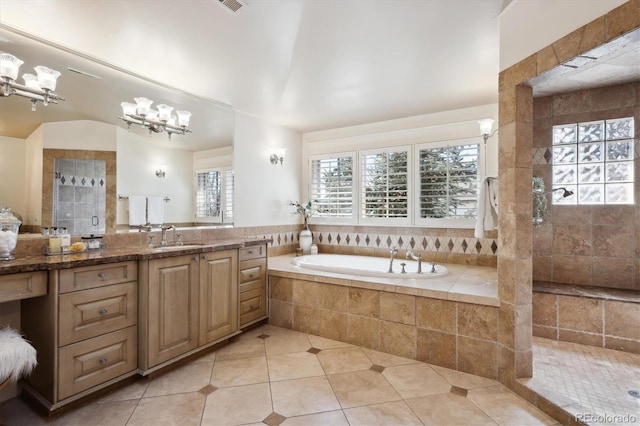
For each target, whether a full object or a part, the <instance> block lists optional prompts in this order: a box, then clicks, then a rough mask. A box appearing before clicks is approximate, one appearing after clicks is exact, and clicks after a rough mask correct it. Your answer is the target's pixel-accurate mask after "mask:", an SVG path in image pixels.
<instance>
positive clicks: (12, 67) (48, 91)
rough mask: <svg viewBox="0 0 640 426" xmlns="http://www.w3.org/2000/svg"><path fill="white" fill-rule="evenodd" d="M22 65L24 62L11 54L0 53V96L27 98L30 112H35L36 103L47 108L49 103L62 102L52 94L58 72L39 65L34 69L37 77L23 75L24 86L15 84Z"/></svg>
mask: <svg viewBox="0 0 640 426" xmlns="http://www.w3.org/2000/svg"><path fill="white" fill-rule="evenodd" d="M22 64H24V61H22V60H20V59H18V58H16V57H15V56H13V55H12V54H10V53H6V52H0V96H2V97H8V96H11V95H18V96H22V97H25V98H29V99H30V100H31V111H35V110H36V104H37V103H38V102H42V104H43V105H44V106H47V105H49V103H54V104H57V103H58V101H64V98H63V97H62V96H60V95H57V94H55V93H53V91H54V90H56V82H57V80H58V77H59V76H60V73H59V72H58V71H56V70H52V69H50V68H47V67H44V66H42V65H39V66H37V67H35V68H34V70H35V71H36V74H37V75H34V74H23V75H22V78H23V79H24V84H19V83H16V79H17V78H18V71H19V70H20V65H22Z"/></svg>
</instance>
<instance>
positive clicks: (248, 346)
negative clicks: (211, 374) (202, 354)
mask: <svg viewBox="0 0 640 426" xmlns="http://www.w3.org/2000/svg"><path fill="white" fill-rule="evenodd" d="M264 355H265V352H264V340H262V339H258V338H255V339H245V340H238V341H235V342H233V343H232V344H229V345H227V346H225V347H223V348H220V349H218V351H217V352H216V361H228V360H230V359H243V358H257V357H261V356H264Z"/></svg>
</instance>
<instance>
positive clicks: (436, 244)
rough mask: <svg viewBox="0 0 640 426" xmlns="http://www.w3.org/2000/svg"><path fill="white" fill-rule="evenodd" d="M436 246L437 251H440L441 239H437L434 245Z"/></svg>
mask: <svg viewBox="0 0 640 426" xmlns="http://www.w3.org/2000/svg"><path fill="white" fill-rule="evenodd" d="M434 246H436V250H440V238H436V243H435V244H434Z"/></svg>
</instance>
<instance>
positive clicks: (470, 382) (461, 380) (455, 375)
mask: <svg viewBox="0 0 640 426" xmlns="http://www.w3.org/2000/svg"><path fill="white" fill-rule="evenodd" d="M431 368H433V369H434V370H435V371H436V372H437V373H438V374H439V375H441V376H442V377H443V378H444V379H445V380H446V381H448V382H449V383H451V384H452V385H453V386H457V387H459V388H463V389H476V388H484V387H487V386H495V385H497V384H499V383H498V382H497V381H495V380H491V379H487V378H486V377H480V376H474V375H473V374H468V373H463V372H462V371H456V370H452V369H450V368H445V367H439V366H437V365H432V366H431Z"/></svg>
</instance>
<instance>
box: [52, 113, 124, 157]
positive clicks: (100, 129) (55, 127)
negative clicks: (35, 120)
mask: <svg viewBox="0 0 640 426" xmlns="http://www.w3.org/2000/svg"><path fill="white" fill-rule="evenodd" d="M40 127H41V128H42V138H43V139H42V141H43V148H45V149H84V150H92V151H115V150H116V128H117V127H116V126H114V125H112V124H107V123H101V122H98V121H90V120H77V121H59V122H56V123H45V124H42V125H41V126H40Z"/></svg>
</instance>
